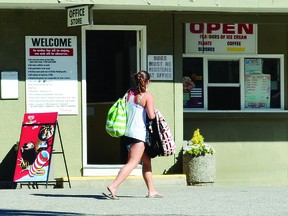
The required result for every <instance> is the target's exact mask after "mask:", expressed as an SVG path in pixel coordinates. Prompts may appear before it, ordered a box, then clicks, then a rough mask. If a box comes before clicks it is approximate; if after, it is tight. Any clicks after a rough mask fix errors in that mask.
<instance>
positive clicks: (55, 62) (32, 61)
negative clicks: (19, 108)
mask: <svg viewBox="0 0 288 216" xmlns="http://www.w3.org/2000/svg"><path fill="white" fill-rule="evenodd" d="M26 112H28V113H34V112H39V113H43V112H58V113H59V114H78V79H77V38H76V37H75V36H27V37H26Z"/></svg>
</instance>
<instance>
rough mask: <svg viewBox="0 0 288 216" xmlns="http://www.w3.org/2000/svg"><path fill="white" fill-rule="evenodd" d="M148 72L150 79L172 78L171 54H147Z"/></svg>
mask: <svg viewBox="0 0 288 216" xmlns="http://www.w3.org/2000/svg"><path fill="white" fill-rule="evenodd" d="M148 73H149V74H150V79H151V80H173V56H172V55H148Z"/></svg>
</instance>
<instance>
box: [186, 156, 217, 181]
mask: <svg viewBox="0 0 288 216" xmlns="http://www.w3.org/2000/svg"><path fill="white" fill-rule="evenodd" d="M183 172H184V174H185V175H186V181H187V185H196V184H207V183H213V182H214V181H215V176H216V155H215V154H213V155H212V154H205V155H200V156H193V155H191V154H183Z"/></svg>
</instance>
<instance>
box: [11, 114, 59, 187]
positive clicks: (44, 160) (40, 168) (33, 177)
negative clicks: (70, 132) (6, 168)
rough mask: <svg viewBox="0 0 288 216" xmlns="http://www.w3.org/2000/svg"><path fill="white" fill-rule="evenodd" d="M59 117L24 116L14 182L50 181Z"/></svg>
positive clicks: (55, 115)
mask: <svg viewBox="0 0 288 216" xmlns="http://www.w3.org/2000/svg"><path fill="white" fill-rule="evenodd" d="M57 117H58V113H57V112H51V113H26V114H25V115H24V118H23V123H22V129H21V136H20V142H19V147H18V152H17V161H16V167H15V173H14V182H44V181H48V176H49V169H50V161H51V154H52V149H53V142H54V136H55V130H56V123H57Z"/></svg>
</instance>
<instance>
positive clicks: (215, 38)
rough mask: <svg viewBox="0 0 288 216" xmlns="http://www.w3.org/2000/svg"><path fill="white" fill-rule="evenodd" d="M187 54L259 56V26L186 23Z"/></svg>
mask: <svg viewBox="0 0 288 216" xmlns="http://www.w3.org/2000/svg"><path fill="white" fill-rule="evenodd" d="M185 44H186V47H185V48H186V54H189V53H191V54H257V25H256V24H251V23H186V39H185Z"/></svg>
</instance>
